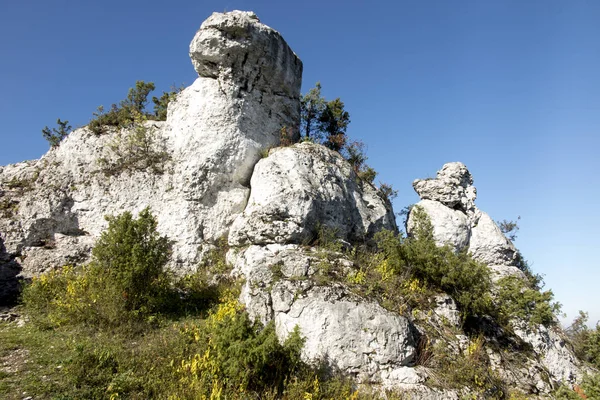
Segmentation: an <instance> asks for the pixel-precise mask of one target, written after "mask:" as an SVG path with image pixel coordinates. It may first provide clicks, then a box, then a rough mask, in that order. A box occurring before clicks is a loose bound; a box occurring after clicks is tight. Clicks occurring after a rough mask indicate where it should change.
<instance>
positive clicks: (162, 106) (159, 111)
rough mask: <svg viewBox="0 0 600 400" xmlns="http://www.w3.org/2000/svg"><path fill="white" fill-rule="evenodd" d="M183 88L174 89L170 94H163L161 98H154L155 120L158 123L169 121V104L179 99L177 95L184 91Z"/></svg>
mask: <svg viewBox="0 0 600 400" xmlns="http://www.w3.org/2000/svg"><path fill="white" fill-rule="evenodd" d="M183 89H184V88H183V86H181V87H179V88H172V90H171V91H170V92H163V94H162V95H161V96H160V97H156V96H153V97H152V102H153V103H154V118H155V119H156V120H158V121H166V120H167V108H168V106H169V103H170V102H171V101H173V100H175V98H176V97H177V94H178V93H179V92H181V91H182V90H183Z"/></svg>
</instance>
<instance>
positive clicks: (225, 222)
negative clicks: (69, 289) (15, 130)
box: [0, 11, 302, 297]
mask: <svg viewBox="0 0 600 400" xmlns="http://www.w3.org/2000/svg"><path fill="white" fill-rule="evenodd" d="M190 56H191V58H192V62H193V64H194V67H195V68H196V69H197V71H198V73H199V77H198V79H197V80H196V81H195V82H194V83H193V84H192V85H191V86H190V87H188V88H186V89H184V90H183V91H182V92H181V93H179V94H178V96H177V98H176V99H175V100H174V101H172V102H171V103H170V104H169V109H168V118H167V121H166V122H151V123H149V125H148V126H147V129H150V130H152V132H153V134H154V135H155V137H156V141H157V143H162V144H164V149H162V150H163V151H164V152H165V153H166V154H167V155H168V157H165V159H164V160H163V161H161V165H160V169H161V171H162V174H156V173H154V172H153V171H150V170H145V171H140V170H130V169H129V170H124V171H118V172H117V173H113V174H111V175H109V176H106V175H105V174H104V173H103V171H102V166H101V165H100V163H99V160H100V158H102V157H106V158H109V157H110V154H109V152H108V148H109V147H110V146H109V145H110V144H111V143H112V142H113V141H114V140H115V138H117V137H126V136H127V135H128V134H130V133H129V132H127V131H123V132H115V131H112V132H110V133H109V134H103V135H96V134H93V133H92V132H90V131H89V130H88V129H87V128H81V129H78V130H76V131H74V132H72V133H71V134H70V135H69V136H68V137H67V138H66V139H65V140H64V141H63V142H61V144H60V146H58V147H57V148H55V149H51V150H50V151H49V152H48V153H47V154H46V155H45V156H43V157H42V158H41V159H40V160H35V161H32V162H27V163H20V164H16V165H11V166H6V167H3V168H2V169H0V184H1V192H0V196H1V197H0V201H1V202H2V207H1V208H2V212H3V214H4V215H3V217H2V218H0V233H1V240H2V243H3V245H2V249H3V250H2V254H0V263H2V264H1V266H0V268H2V272H1V273H0V279H2V280H3V281H4V282H5V283H0V288H1V287H3V286H6V287H7V288H8V287H9V286H10V287H14V278H15V275H16V274H17V273H19V274H21V275H22V276H25V277H27V276H31V275H32V274H35V273H39V272H41V271H43V270H44V269H46V268H49V267H53V266H57V265H62V264H64V263H65V262H74V261H82V260H83V259H85V258H87V256H88V255H89V252H88V251H87V250H89V247H90V244H91V243H93V242H94V240H95V238H96V237H97V236H98V235H99V233H100V232H101V231H102V229H103V228H104V227H105V226H106V222H105V221H104V216H105V215H110V214H118V213H122V212H123V211H126V210H129V211H132V212H134V213H135V212H138V211H140V210H141V209H143V208H144V207H146V206H149V207H150V208H151V210H152V212H153V213H154V214H155V215H156V216H157V218H158V221H159V229H160V230H161V232H162V233H163V234H166V235H167V236H169V237H170V238H171V239H172V240H174V241H175V242H176V245H175V246H174V264H175V265H174V267H175V268H178V269H193V268H195V265H196V262H197V260H198V257H199V255H200V254H201V253H202V251H203V249H202V246H204V247H206V245H210V243H211V242H213V241H214V240H216V239H217V238H219V237H221V236H223V235H226V234H227V233H228V230H229V227H230V225H231V223H232V222H233V221H234V220H235V218H236V216H237V215H238V214H239V213H241V212H242V211H243V210H244V208H245V207H246V200H247V198H248V195H249V192H250V188H249V183H250V176H251V174H252V170H253V168H254V164H255V163H256V162H257V161H258V160H259V159H260V153H261V151H262V150H264V149H266V148H269V147H272V146H276V145H277V144H278V143H279V141H280V137H281V134H280V131H281V129H282V128H283V127H288V128H289V129H287V131H288V133H289V132H291V134H292V139H293V138H295V137H297V136H298V129H297V128H298V126H299V109H300V103H299V96H300V85H301V80H302V62H301V61H300V60H299V59H298V57H296V55H295V54H294V53H293V51H292V50H291V49H290V48H289V46H288V45H287V44H286V43H285V41H284V40H283V38H282V37H281V36H280V35H279V33H278V32H276V31H275V30H273V29H271V28H269V27H267V26H266V25H263V24H262V23H260V21H259V20H258V18H257V17H256V15H254V14H253V13H249V12H241V11H233V12H229V13H222V14H221V13H215V14H213V15H212V16H211V17H210V18H208V19H207V20H206V21H205V23H204V24H202V26H201V28H200V30H199V31H198V33H197V34H196V36H195V37H194V39H193V41H192V43H191V46H190ZM294 129H295V130H294ZM61 235H62V236H61ZM65 236H68V237H69V240H63V239H62V238H64V237H65ZM19 269H22V271H19V272H17V271H18V270H19ZM2 276H6V277H5V278H1V277H2ZM11 282H12V283H11ZM3 295H4V294H1V293H0V297H2V296H3ZM6 295H8V293H6Z"/></svg>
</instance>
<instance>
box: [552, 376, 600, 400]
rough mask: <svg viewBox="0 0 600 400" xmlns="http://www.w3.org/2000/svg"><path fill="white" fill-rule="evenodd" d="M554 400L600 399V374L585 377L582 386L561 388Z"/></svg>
mask: <svg viewBox="0 0 600 400" xmlns="http://www.w3.org/2000/svg"><path fill="white" fill-rule="evenodd" d="M553 398H554V399H557V400H581V399H590V400H595V399H600V374H596V375H586V376H584V378H583V380H582V382H581V384H580V385H573V387H572V388H569V387H567V386H564V385H563V386H561V387H560V388H559V389H558V390H557V391H556V392H555V393H553Z"/></svg>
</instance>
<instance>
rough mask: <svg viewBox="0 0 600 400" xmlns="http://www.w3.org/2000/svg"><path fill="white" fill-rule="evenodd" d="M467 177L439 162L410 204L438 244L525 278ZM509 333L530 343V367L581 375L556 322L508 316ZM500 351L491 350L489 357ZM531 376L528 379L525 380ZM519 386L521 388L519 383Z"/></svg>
mask: <svg viewBox="0 0 600 400" xmlns="http://www.w3.org/2000/svg"><path fill="white" fill-rule="evenodd" d="M472 184H473V177H472V176H471V173H470V172H469V171H468V169H467V168H466V166H465V165H464V164H462V163H459V162H453V163H448V164H445V165H444V166H443V167H442V169H441V170H440V171H438V173H437V177H436V178H435V179H426V180H416V181H415V182H414V183H413V187H414V189H415V191H416V192H417V194H419V196H420V197H421V201H419V202H418V203H417V204H416V205H415V206H417V207H420V209H422V210H423V211H425V213H426V214H427V216H428V217H429V219H430V221H431V224H432V227H433V234H434V238H435V240H436V242H437V244H438V245H440V246H441V245H450V246H452V247H453V248H454V249H455V250H456V251H461V250H466V251H468V252H469V253H470V254H471V255H472V256H473V258H474V259H475V260H477V261H479V262H481V263H484V264H486V265H487V266H488V268H489V269H490V272H491V273H492V274H491V277H492V280H493V282H497V281H498V280H499V279H500V278H503V277H506V276H516V277H520V278H523V279H525V275H524V273H523V271H522V270H521V269H519V266H520V265H519V263H520V262H521V260H520V254H519V253H518V251H517V249H516V248H515V246H514V245H513V243H512V242H511V241H510V240H509V239H508V238H507V237H506V236H505V235H504V234H503V233H502V231H501V230H500V228H499V227H498V225H496V223H495V222H494V221H493V220H492V218H491V217H490V216H489V215H488V214H486V213H485V212H483V211H481V210H479V209H478V208H477V207H476V206H475V198H476V193H477V190H476V189H475V187H473V186H472ZM415 219H416V214H415V213H414V212H412V211H411V213H410V214H409V216H408V220H407V230H408V233H409V234H413V233H414V231H415V224H416V220H415ZM513 325H514V326H515V329H514V334H515V335H516V337H517V338H518V339H519V340H521V341H522V342H524V343H526V344H528V345H529V346H531V348H533V353H534V354H535V355H536V359H529V360H528V361H527V362H528V363H529V364H530V368H529V370H530V371H534V370H535V371H545V373H546V374H547V376H548V377H549V378H550V379H551V380H553V381H555V382H575V381H576V380H577V379H578V378H579V377H580V376H581V369H580V367H579V362H578V361H577V359H576V358H575V356H574V355H573V353H572V351H571V350H570V349H569V348H568V347H567V346H566V343H565V341H564V339H562V338H561V336H560V334H559V332H558V328H556V329H552V328H547V327H545V326H541V325H540V326H537V327H533V328H532V327H530V326H528V325H527V324H526V323H524V322H523V321H513ZM497 357H500V356H499V355H498V354H495V353H494V354H492V355H491V357H490V359H491V360H492V361H493V360H494V359H495V358H497ZM496 369H497V370H498V371H499V373H500V374H501V375H503V376H504V377H505V378H506V379H507V381H509V382H510V381H511V380H514V381H515V382H520V383H523V382H527V384H525V386H527V385H530V387H531V388H534V389H535V390H538V391H541V392H548V391H549V390H550V389H551V386H549V385H547V384H546V383H545V382H544V381H543V379H541V378H540V376H541V375H544V373H541V375H540V373H536V374H534V375H531V374H527V373H523V372H522V371H521V372H519V371H512V372H511V371H506V370H504V369H503V368H502V366H500V364H498V366H496ZM533 381H535V383H534V384H531V382H533ZM531 385H533V386H531ZM524 390H525V389H524Z"/></svg>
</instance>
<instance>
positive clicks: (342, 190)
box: [229, 143, 396, 246]
mask: <svg viewBox="0 0 600 400" xmlns="http://www.w3.org/2000/svg"><path fill="white" fill-rule="evenodd" d="M250 186H251V188H252V189H251V192H250V197H249V199H248V205H247V206H246V209H245V210H244V212H243V213H242V214H241V215H240V216H238V218H237V219H236V220H235V221H234V223H233V225H232V226H231V231H230V234H229V243H230V244H231V245H233V246H239V245H244V244H248V243H252V244H269V243H296V244H303V243H309V242H311V241H313V240H314V239H315V238H316V234H317V231H318V229H319V228H320V227H326V228H328V229H330V230H332V231H334V232H335V234H336V236H337V237H338V238H340V239H343V240H346V241H348V242H364V241H365V240H367V239H370V238H372V236H373V235H374V234H375V233H377V232H379V231H380V230H382V229H388V230H396V223H395V219H394V213H393V211H392V208H391V205H390V204H389V202H388V201H387V200H385V199H383V198H382V196H381V195H380V194H379V192H378V190H377V189H375V187H373V186H372V185H370V184H369V183H366V182H363V181H361V180H360V179H359V178H358V177H357V176H356V174H355V173H354V171H353V170H352V168H351V166H350V164H348V162H347V161H346V160H344V159H343V158H342V156H341V155H340V154H339V153H337V152H334V151H331V150H328V149H327V148H325V147H323V146H321V145H316V144H312V143H300V144H297V145H294V146H291V147H283V148H278V149H273V150H271V152H270V154H269V156H268V157H267V158H265V159H263V160H260V161H259V162H258V163H257V164H256V167H255V168H254V173H253V175H252V180H251V181H250Z"/></svg>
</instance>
